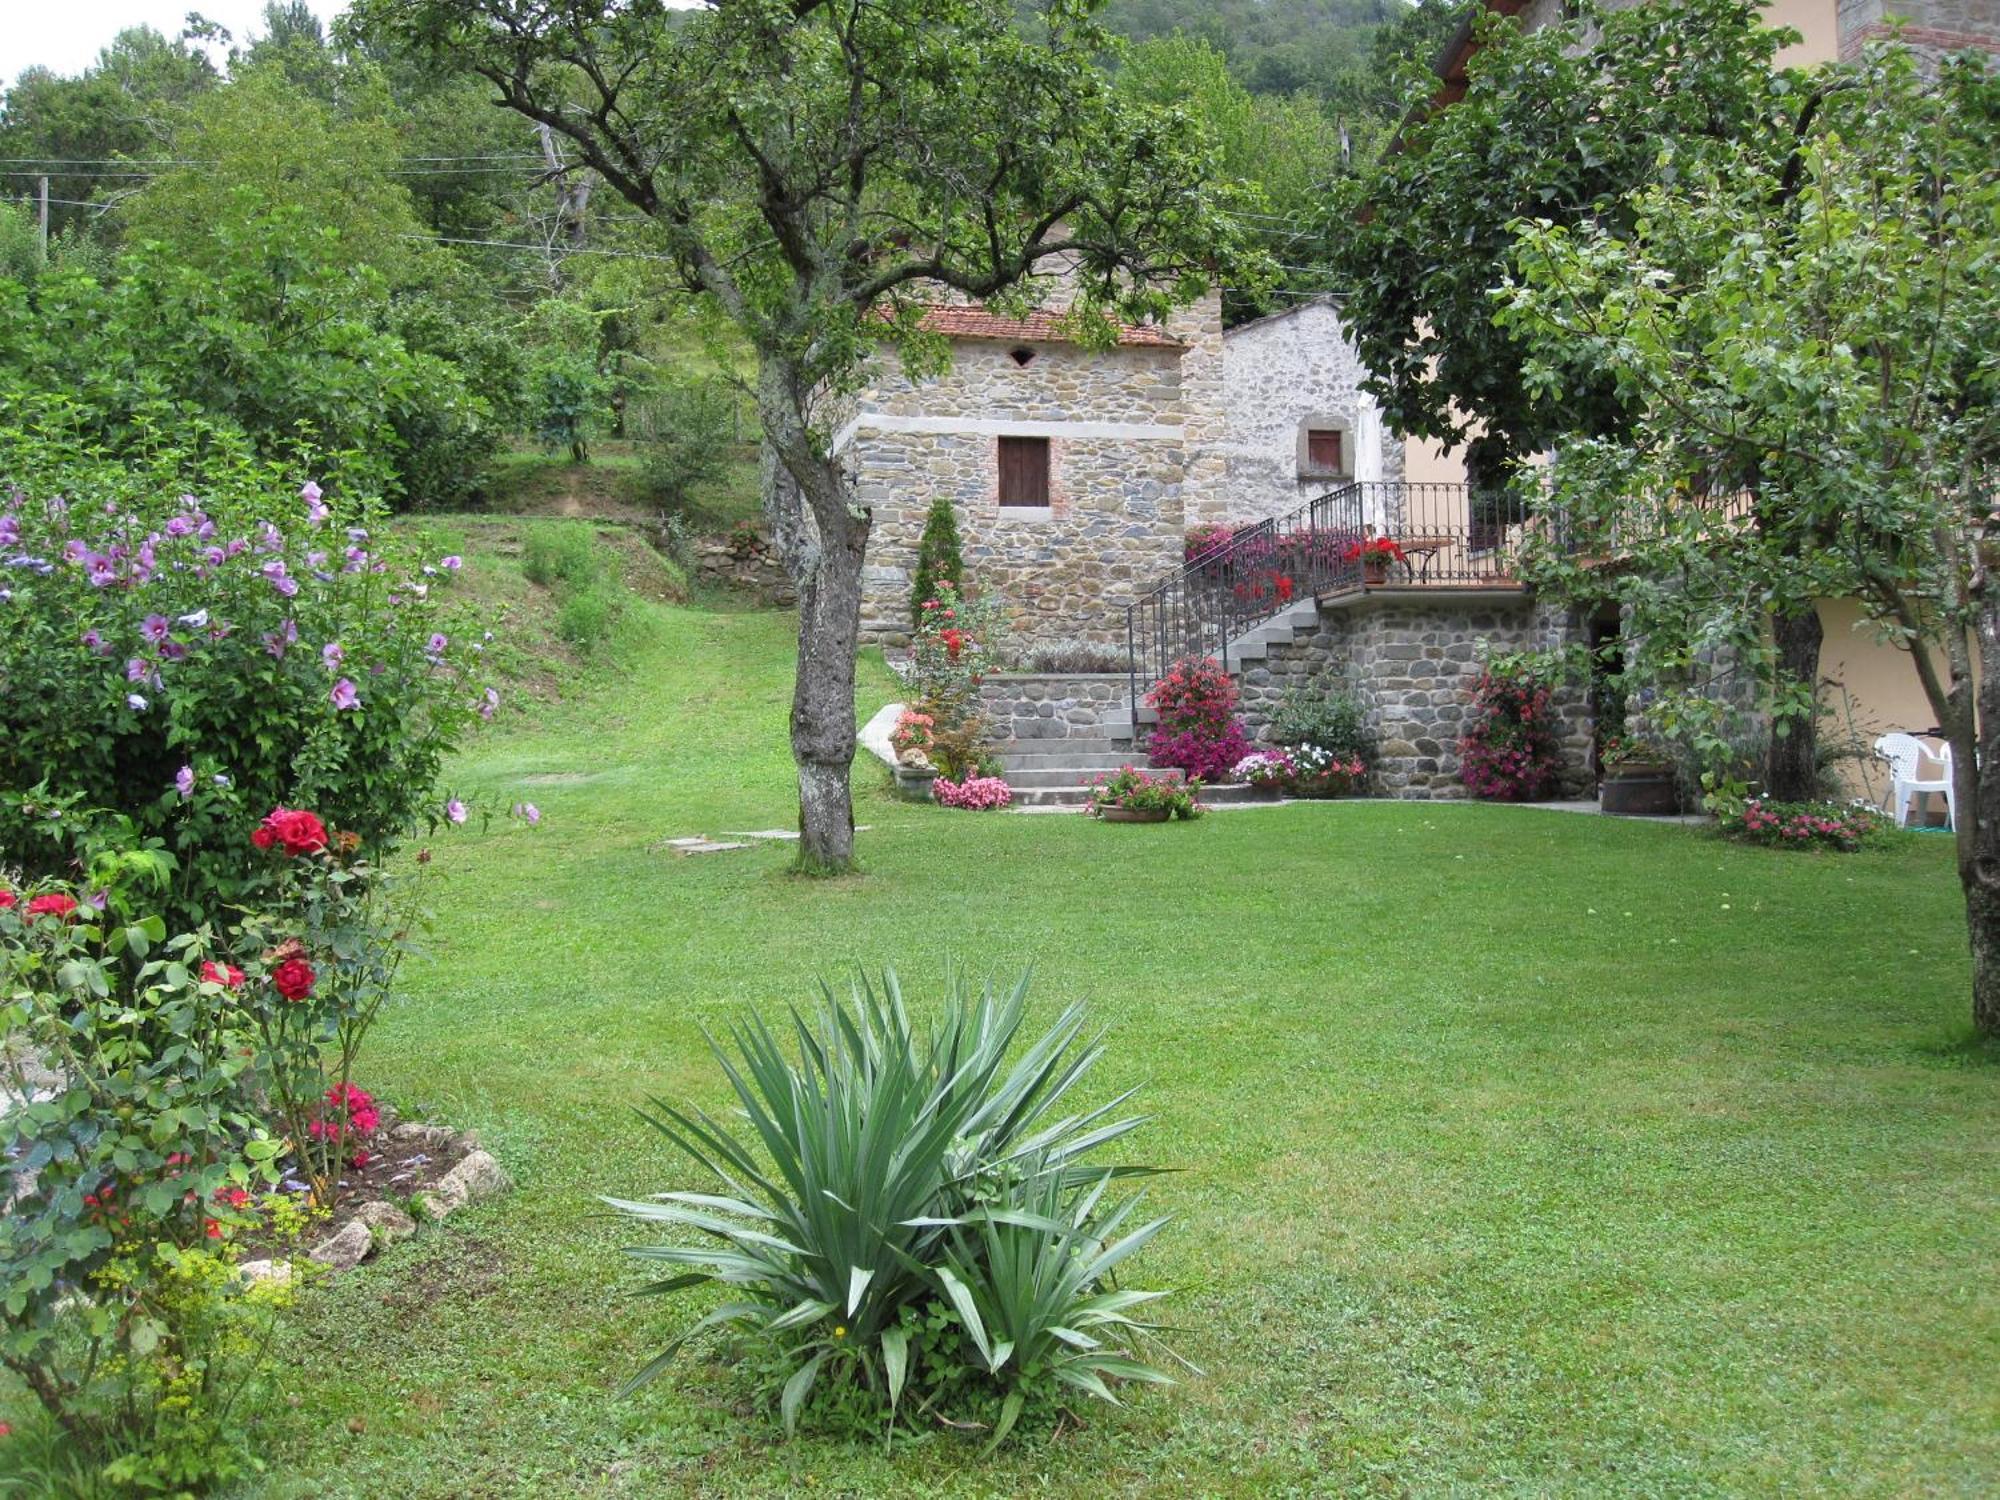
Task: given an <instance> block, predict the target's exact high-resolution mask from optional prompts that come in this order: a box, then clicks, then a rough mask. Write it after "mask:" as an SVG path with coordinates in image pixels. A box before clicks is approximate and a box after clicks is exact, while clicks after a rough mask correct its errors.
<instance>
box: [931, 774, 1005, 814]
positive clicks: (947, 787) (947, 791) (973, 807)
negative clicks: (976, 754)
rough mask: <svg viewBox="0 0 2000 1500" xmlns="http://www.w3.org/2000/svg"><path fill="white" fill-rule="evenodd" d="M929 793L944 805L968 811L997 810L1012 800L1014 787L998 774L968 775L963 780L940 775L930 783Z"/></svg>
mask: <svg viewBox="0 0 2000 1500" xmlns="http://www.w3.org/2000/svg"><path fill="white" fill-rule="evenodd" d="M931 795H932V796H933V797H935V798H936V799H937V800H938V801H939V802H940V803H942V804H943V805H944V806H946V807H962V808H965V809H966V810H967V811H969V812H998V811H999V810H1000V809H1001V808H1003V807H1007V806H1010V805H1011V804H1012V803H1013V801H1014V789H1013V788H1012V787H1010V786H1009V785H1007V783H1006V782H1005V781H1003V780H1001V779H1000V778H999V777H998V776H968V777H966V778H965V780H963V781H947V780H946V779H945V778H944V777H942V776H940V777H938V778H937V780H935V781H933V782H932V783H931Z"/></svg>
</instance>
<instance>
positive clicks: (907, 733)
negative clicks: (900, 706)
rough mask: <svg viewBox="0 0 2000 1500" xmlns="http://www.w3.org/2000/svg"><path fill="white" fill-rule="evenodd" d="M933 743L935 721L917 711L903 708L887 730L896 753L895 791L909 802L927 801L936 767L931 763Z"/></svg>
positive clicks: (934, 745)
mask: <svg viewBox="0 0 2000 1500" xmlns="http://www.w3.org/2000/svg"><path fill="white" fill-rule="evenodd" d="M936 743H937V720H936V718H935V717H934V716H933V715H931V714H927V713H924V712H922V711H921V710H919V709H914V708H906V709H904V710H903V712H902V714H901V715H900V716H898V718H897V720H896V727H895V728H894V729H892V730H890V731H889V746H890V748H891V749H893V750H894V751H895V752H896V791H897V794H898V795H899V796H903V797H907V798H908V799H909V800H910V801H912V802H928V801H929V800H930V796H931V784H932V783H933V782H935V781H936V780H937V776H938V768H937V766H936V765H934V764H933V763H932V761H931V752H932V750H933V749H934V748H935V747H936Z"/></svg>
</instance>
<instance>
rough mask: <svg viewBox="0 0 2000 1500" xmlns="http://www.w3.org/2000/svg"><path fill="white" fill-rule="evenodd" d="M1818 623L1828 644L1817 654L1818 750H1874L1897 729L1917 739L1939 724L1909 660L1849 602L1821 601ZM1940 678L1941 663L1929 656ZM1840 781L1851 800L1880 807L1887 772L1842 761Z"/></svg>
mask: <svg viewBox="0 0 2000 1500" xmlns="http://www.w3.org/2000/svg"><path fill="white" fill-rule="evenodd" d="M1819 620H1820V626H1821V628H1822V629H1823V630H1824V631H1825V632H1826V639H1825V640H1824V641H1822V642H1821V644H1820V648H1819V677H1820V684H1821V686H1820V702H1821V704H1822V705H1823V706H1824V709H1825V712H1824V713H1823V714H1822V715H1821V718H1820V722H1819V732H1820V742H1821V745H1822V746H1823V747H1824V746H1830V745H1832V744H1834V743H1836V742H1838V743H1842V744H1845V743H1849V742H1859V743H1860V744H1863V745H1867V744H1872V743H1873V742H1874V741H1875V739H1876V737H1877V736H1878V735H1884V734H1887V733H1889V732H1890V731H1891V730H1896V729H1900V730H1903V731H1904V732H1905V733H1909V734H1920V733H1922V732H1923V731H1924V730H1926V729H1928V728H1930V726H1931V725H1932V724H1934V723H1936V722H1937V714H1936V713H1935V712H1934V711H1933V710H1932V708H1931V705H1930V700H1929V699H1928V698H1926V697H1925V696H1924V689H1923V685H1922V684H1921V683H1920V682H1918V680H1917V669H1916V666H1915V665H1914V664H1913V663H1912V662H1911V660H1910V654H1909V652H1907V651H1904V650H1902V649H1900V648H1899V647H1897V646H1895V645H1892V644H1890V643H1889V642H1886V641H1884V640H1883V639H1882V638H1881V637H1880V636H1879V635H1878V634H1877V633H1876V631H1875V630H1874V628H1873V627H1872V626H1870V625H1869V624H1868V622H1867V621H1866V620H1865V619H1864V618H1863V616H1862V613H1861V606H1860V605H1859V604H1858V603H1856V602H1855V601H1854V600H1852V599H1822V600H1820V602H1819ZM1931 655H1932V659H1933V660H1934V661H1936V662H1937V664H1938V670H1939V672H1940V673H1942V672H1943V671H1944V658H1943V655H1942V654H1941V653H1939V652H1936V651H1933V652H1932V653H1931ZM1839 768H1840V774H1841V779H1842V780H1843V781H1844V782H1846V784H1847V786H1848V789H1849V793H1850V795H1853V796H1856V797H1867V798H1868V799H1870V800H1871V801H1873V802H1876V803H1878V804H1882V803H1886V801H1887V798H1888V795H1889V777H1888V768H1887V767H1886V766H1884V765H1882V764H1881V763H1880V762H1870V761H1867V760H1865V759H1864V760H1852V759H1844V760H1842V761H1840V762H1839Z"/></svg>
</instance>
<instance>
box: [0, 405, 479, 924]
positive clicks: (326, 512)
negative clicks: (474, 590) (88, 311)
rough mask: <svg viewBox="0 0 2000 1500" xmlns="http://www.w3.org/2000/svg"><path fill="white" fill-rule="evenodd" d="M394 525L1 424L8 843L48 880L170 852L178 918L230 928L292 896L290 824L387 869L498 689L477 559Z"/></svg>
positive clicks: (0, 594) (3, 827) (319, 496)
mask: <svg viewBox="0 0 2000 1500" xmlns="http://www.w3.org/2000/svg"><path fill="white" fill-rule="evenodd" d="M386 519H387V516H386V512H385V511H384V510H383V509H382V508H381V506H380V505H379V504H378V503H376V502H373V501H371V500H368V499H365V498H361V497H356V496H353V495H346V496H333V495H329V494H325V493H322V491H321V490H320V487H319V486H318V485H317V484H314V483H312V482H310V481H307V482H305V483H303V484H301V483H300V482H299V481H298V479H297V478H294V479H291V480H288V481H285V482H283V483H280V482H279V481H278V479H277V477H276V476H275V474H274V473H272V472H271V471H269V470H267V469H264V468H261V467H259V466H256V465H253V464H251V463H249V462H248V461H246V460H240V459H237V460H230V459H227V458H211V459H209V460H207V461H206V463H205V466H204V467H203V468H202V469H201V470H200V471H199V472H198V473H196V474H190V473H189V471H188V470H187V469H186V468H184V467H182V466H180V465H179V464H177V463H176V462H174V461H173V456H170V457H169V459H167V460H163V461H162V464H161V467H160V469H159V470H157V471H153V472H145V471H135V470H132V469H128V468H125V467H123V466H120V465H113V464H107V463H104V462H101V461H98V460H95V459H92V458H90V457H88V456H86V455H83V454H80V453H77V452H73V451H68V450H65V449H63V448H62V447H61V446H60V444H59V443H58V442H57V441H55V440H39V441H36V442H29V441H28V440H26V439H23V438H20V437H19V436H18V434H17V435H16V436H15V437H14V438H13V439H12V440H11V441H10V440H9V437H8V434H7V432H6V430H4V429H0V696H4V697H5V699H6V701H7V703H8V713H7V733H6V734H5V735H0V849H5V850H6V851H7V854H8V858H9V859H10V860H11V861H14V862H16V863H18V864H19V865H20V866H21V867H22V868H23V870H24V872H25V873H27V874H28V875H30V876H39V875H52V874H55V873H58V872H59V871H62V870H64V869H67V868H69V867H70V866H71V862H72V860H73V859H74V858H75V857H76V854H77V852H78V850H79V848H80V847H82V846H84V845H86V844H87V843H89V841H90V840H91V839H92V838H93V837H96V838H99V839H100V840H101V839H102V838H103V837H105V836H115V837H117V838H118V839H119V841H120V842H127V843H130V844H131V845H132V846H135V847H136V846H137V845H139V844H142V843H144V842H146V841H148V840H155V839H157V840H158V841H159V842H160V843H161V844H163V845H164V846H165V847H166V849H167V850H168V851H169V852H170V853H171V854H172V855H173V857H174V859H175V861H176V864H177V869H176V872H175V877H174V888H173V892H172V897H171V901H170V903H169V914H170V915H177V916H184V917H187V918H190V919H194V920H199V919H202V918H207V919H211V920H218V919H220V918H221V917H222V915H223V913H224V911H225V910H226V909H227V908H228V907H230V906H232V905H239V904H245V903H254V902H255V900H256V899H257V898H258V896H259V893H260V892H261V891H262V890H263V888H264V887H265V885H267V884H268V881H267V879H266V866H265V864H264V862H263V861H261V860H258V859H255V858H252V857H251V849H250V846H249V841H248V834H249V832H250V830H251V829H253V828H255V827H256V820H257V818H258V817H260V816H262V814H263V813H264V812H265V811H267V810H268V809H270V808H272V807H277V806H289V807H296V806H312V807H315V808H317V809H318V810H319V811H320V812H321V813H322V814H323V815H324V816H325V817H326V818H327V819H328V820H329V822H332V823H334V824H335V825H336V826H338V827H340V828H343V829H347V830H350V831H352V832H354V833H355V834H357V835H358V836H359V837H360V838H361V840H362V843H363V846H364V848H365V849H366V850H367V851H368V852H369V853H370V854H371V855H375V856H379V855H381V854H383V853H385V852H387V850H388V849H389V848H390V847H392V846H393V844H394V843H395V842H396V840H397V838H398V837H399V836H400V835H401V834H403V833H404V832H405V831H407V830H408V829H410V828H411V827H413V826H414V825H415V824H417V823H418V822H419V821H421V820H423V819H425V818H427V817H429V816H430V815H432V814H433V813H434V812H435V807H436V803H435V800H434V797H433V792H432V788H433V785H434V783H435V780H436V778H437V775H438V771H439V768H440V766H441V765H442V763H443V760H444V757H445V756H446V755H447V754H449V753H450V751H451V750H452V749H453V748H454V747H455V746H456V745H457V744H458V743H459V742H460V740H461V738H462V736H463V734H464V732H465V731H466V729H467V728H468V727H469V726H470V725H471V724H472V723H473V722H474V721H475V720H476V719H477V718H480V717H487V716H490V715H491V713H492V711H493V706H494V704H495V703H497V702H498V694H497V692H495V691H494V690H493V689H492V688H491V687H489V686H488V685H487V684H486V682H485V679H484V674H483V670H482V667H483V661H482V657H483V653H484V650H485V644H484V641H483V639H482V632H481V631H480V630H479V629H477V628H475V627H474V626H473V625H472V624H471V622H470V620H469V619H468V618H467V617H466V614H465V612H464V611H463V610H455V609H453V608H452V607H451V604H450V588H451V584H452V582H453V579H454V577H455V575H456V573H457V571H458V569H459V567H460V566H461V562H460V559H459V558H457V557H455V556H436V555H432V556H428V557H426V556H423V555H421V554H418V553H416V552H414V551H412V549H411V548H409V547H408V546H406V545H403V544H401V543H399V542H398V541H397V540H396V539H395V538H394V537H392V536H391V535H389V534H387V533H386V531H385V522H386ZM114 829H115V835H113V834H112V830H114Z"/></svg>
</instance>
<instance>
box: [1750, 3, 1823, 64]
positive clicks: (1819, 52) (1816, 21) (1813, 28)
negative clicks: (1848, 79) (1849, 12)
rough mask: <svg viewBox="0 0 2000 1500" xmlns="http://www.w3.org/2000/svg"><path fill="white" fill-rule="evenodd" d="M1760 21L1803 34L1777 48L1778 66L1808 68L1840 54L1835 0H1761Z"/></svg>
mask: <svg viewBox="0 0 2000 1500" xmlns="http://www.w3.org/2000/svg"><path fill="white" fill-rule="evenodd" d="M1764 24H1765V25H1767V26H1773V27H1776V26H1788V27H1790V28H1791V29H1792V30H1793V31H1796V32H1798V33H1799V34H1800V35H1801V36H1802V37H1803V38H1804V40H1803V41H1799V42H1795V43H1794V44H1793V45H1791V46H1789V47H1786V48H1783V49H1781V50H1780V51H1779V53H1778V66H1779V67H1781V68H1810V67H1813V66H1814V65H1816V64H1818V63H1823V62H1832V61H1833V60H1834V59H1835V58H1837V57H1839V56H1840V8H1839V5H1838V3H1837V0H1765V4H1764Z"/></svg>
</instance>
